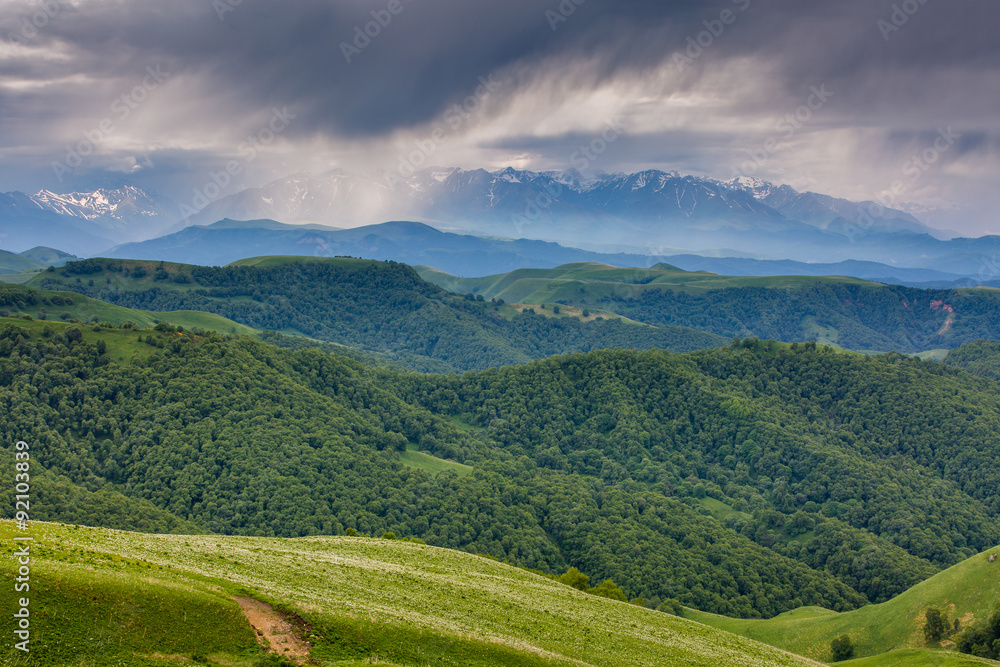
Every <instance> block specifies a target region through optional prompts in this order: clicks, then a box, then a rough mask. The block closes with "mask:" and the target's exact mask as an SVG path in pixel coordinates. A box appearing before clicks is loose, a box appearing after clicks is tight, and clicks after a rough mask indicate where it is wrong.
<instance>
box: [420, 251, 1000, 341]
mask: <svg viewBox="0 0 1000 667" xmlns="http://www.w3.org/2000/svg"><path fill="white" fill-rule="evenodd" d="M420 271H421V275H423V276H424V277H425V278H426V279H427V280H430V281H431V282H434V283H435V284H438V285H441V286H444V287H446V288H447V289H450V290H454V291H456V292H463V293H464V292H470V293H474V294H476V295H482V296H484V297H485V298H487V299H489V298H492V297H496V298H504V299H507V300H508V301H512V300H516V301H518V302H522V303H528V304H534V303H557V304H572V305H575V306H578V307H589V308H601V309H604V310H608V311H611V312H614V313H618V314H620V315H624V316H626V317H629V318H631V319H634V320H638V321H641V322H646V323H649V324H658V325H666V324H673V325H678V326H686V327H692V328H695V329H698V330H700V331H708V332H711V333H715V334H718V335H721V336H726V337H729V338H732V337H739V338H748V337H757V338H761V339H770V340H783V341H786V342H793V341H798V342H806V341H809V340H815V341H817V342H820V343H824V344H831V345H836V346H838V347H842V348H846V349H851V350H860V351H877V352H889V351H896V352H903V353H914V352H922V351H926V350H934V349H951V348H956V347H958V346H960V345H962V344H963V343H967V342H970V341H974V340H977V339H995V338H1000V298H998V296H997V291H996V290H993V289H935V290H925V289H917V288H913V287H903V286H899V285H884V284H881V283H875V282H869V281H864V280H857V279H854V278H839V277H809V276H784V277H781V276H778V277H760V278H749V277H733V276H720V275H717V274H714V273H707V272H703V271H699V272H688V271H682V270H680V269H678V268H677V267H674V266H670V265H667V264H658V265H656V266H654V267H651V268H648V269H638V268H619V267H615V266H609V265H606V264H593V263H577V264H566V265H563V266H560V267H556V268H554V269H519V270H517V271H512V272H510V273H506V274H500V275H495V276H486V277H483V278H456V277H455V276H449V275H447V274H443V273H441V272H440V271H435V270H433V269H429V268H425V267H421V269H420Z"/></svg>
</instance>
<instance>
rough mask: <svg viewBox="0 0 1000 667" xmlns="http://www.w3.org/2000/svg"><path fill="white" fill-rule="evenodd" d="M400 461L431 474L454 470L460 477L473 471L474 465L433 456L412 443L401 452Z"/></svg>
mask: <svg viewBox="0 0 1000 667" xmlns="http://www.w3.org/2000/svg"><path fill="white" fill-rule="evenodd" d="M399 461H400V463H402V464H403V465H406V466H410V467H411V468H416V469H417V470H423V471H424V472H427V473H429V474H430V475H431V476H436V475H437V474H438V473H439V472H442V471H444V470H454V471H455V472H456V473H457V474H458V476H459V477H465V476H466V475H468V474H469V473H471V472H472V466H467V465H465V464H464V463H457V462H455V461H447V460H445V459H439V458H438V457H436V456H432V455H431V454H428V453H427V452H421V451H418V450H417V447H416V445H412V444H411V445H407V447H406V451H405V452H400V453H399Z"/></svg>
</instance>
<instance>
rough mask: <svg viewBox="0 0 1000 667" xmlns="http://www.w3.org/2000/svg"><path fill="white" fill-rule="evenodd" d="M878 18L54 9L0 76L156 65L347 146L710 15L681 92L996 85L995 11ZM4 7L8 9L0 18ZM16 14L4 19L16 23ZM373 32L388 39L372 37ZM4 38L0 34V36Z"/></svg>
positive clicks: (642, 6) (291, 6) (745, 9)
mask: <svg viewBox="0 0 1000 667" xmlns="http://www.w3.org/2000/svg"><path fill="white" fill-rule="evenodd" d="M52 1H53V2H56V1H57V0H52ZM577 1H579V0H577ZM910 1H911V2H914V3H917V0H910ZM227 3H232V4H227ZM394 4H395V5H397V6H395V7H392V5H394ZM896 4H897V6H898V4H899V3H896ZM892 5H893V3H891V2H871V1H870V0H854V1H850V2H837V3H801V2H791V1H784V2H778V1H775V0H770V1H768V0H737V1H735V2H733V1H729V0H715V1H713V2H695V1H690V2H636V1H632V2H621V1H613V0H586V1H584V2H582V3H581V4H579V5H576V4H575V3H574V2H573V0H563V1H562V2H561V3H560V2H555V1H553V2H538V1H537V0H509V1H507V2H504V3H494V2H489V3H487V2H470V1H469V0H439V1H437V2H421V1H420V0H397V3H390V2H389V0H385V1H384V2H383V1H381V0H376V1H373V2H323V1H320V0H300V1H298V2H288V3H285V2H282V3H277V2H272V1H270V0H244V1H243V2H242V3H239V4H237V3H235V2H232V0H218V1H217V2H215V3H213V2H209V1H208V0H172V1H171V2H169V3H164V2H154V1H151V0H147V1H133V2H124V3H122V2H89V3H84V4H82V5H81V6H80V7H78V8H76V9H74V8H72V7H68V6H67V7H66V8H65V9H63V10H62V13H61V14H60V15H58V16H55V17H54V18H53V19H52V20H51V21H50V22H49V24H48V25H47V26H45V27H43V28H40V29H39V34H38V36H37V37H35V39H34V40H33V41H34V42H36V43H38V44H57V43H63V44H66V45H68V49H69V51H70V54H71V56H72V58H71V59H67V60H63V61H56V62H45V61H41V60H38V59H16V60H13V61H5V62H4V64H3V69H4V73H5V75H7V76H12V77H16V78H24V79H29V80H44V79H58V78H59V77H64V76H69V75H71V74H73V73H75V72H80V71H83V72H86V73H88V74H89V75H90V76H91V77H94V78H97V79H128V78H129V77H132V76H134V75H135V73H136V72H137V71H140V70H141V69H142V65H143V64H144V63H148V62H164V63H169V64H170V66H171V67H172V68H174V70H175V71H176V72H178V73H187V74H190V75H192V76H194V77H197V78H198V79H200V80H202V81H203V82H204V83H205V86H204V87H203V88H201V89H199V90H198V93H199V94H206V93H207V94H210V95H211V94H213V91H214V95H217V96H219V97H224V98H226V99H227V100H228V103H229V104H230V105H232V106H233V107H234V108H233V111H234V112H238V111H239V108H240V107H241V106H242V107H243V108H250V109H256V108H260V107H268V106H272V105H281V104H294V105H296V107H297V108H298V109H299V110H300V116H299V119H298V122H297V123H295V129H294V131H295V132H299V133H302V132H311V131H315V132H321V133H335V134H340V133H348V134H352V135H356V134H357V133H363V134H378V133H381V132H385V131H388V130H391V129H392V128H395V127H399V126H403V127H405V126H408V125H413V124H418V123H421V122H424V121H427V120H428V119H430V118H432V117H433V116H434V115H435V114H438V113H440V112H441V110H442V109H443V108H445V107H446V106H447V105H448V104H450V103H452V102H454V101H455V100H457V99H461V98H463V97H465V96H467V95H468V94H469V93H470V92H471V91H472V90H473V89H474V88H475V87H476V85H477V81H478V78H479V77H480V76H487V75H489V74H490V73H491V72H497V71H502V70H503V69H504V68H506V67H509V66H511V65H513V64H515V63H529V64H530V63H531V62H532V61H537V62H543V61H544V59H545V58H551V57H553V56H562V57H563V58H565V59H568V60H572V59H573V58H582V57H590V56H592V55H594V54H597V55H599V56H600V59H599V60H600V62H601V65H600V67H599V71H595V72H594V76H595V77H597V78H598V79H599V78H602V77H614V76H616V75H618V74H620V73H621V72H622V71H623V70H625V71H640V72H641V71H642V70H643V69H646V68H654V67H658V66H660V65H661V64H662V63H663V62H664V61H665V60H666V61H669V60H670V59H671V56H672V55H673V54H675V53H681V54H683V53H684V51H685V48H686V47H688V46H689V43H688V41H687V39H688V37H692V38H697V37H698V35H699V33H700V32H702V31H705V30H707V29H708V28H710V27H712V24H714V25H715V26H718V25H719V23H718V19H719V16H720V14H722V12H723V11H730V12H732V13H733V15H734V16H735V20H734V21H733V22H732V23H731V24H730V25H726V26H725V29H724V32H723V33H722V34H720V35H718V37H715V36H713V41H712V43H711V44H710V46H709V47H708V48H706V49H705V52H704V54H701V55H699V56H698V58H697V59H695V60H694V64H693V67H692V68H691V70H690V74H691V78H692V80H693V79H696V78H697V74H698V71H699V70H700V69H701V68H702V67H704V66H706V65H708V64H710V63H712V62H713V61H718V60H719V59H725V58H732V57H737V56H741V55H748V56H754V57H759V58H765V59H773V60H776V61H779V62H780V63H781V68H780V69H781V71H782V72H783V73H784V75H785V77H786V82H785V85H786V87H787V89H788V91H789V95H790V96H793V95H794V94H795V93H796V92H798V91H800V90H802V89H804V88H807V87H808V84H811V83H814V82H816V81H824V82H827V83H829V84H830V85H831V86H832V85H835V84H836V86H837V88H838V89H839V90H840V91H842V92H841V100H844V103H845V104H847V103H850V104H851V106H852V109H854V108H856V106H857V105H858V104H860V106H861V109H862V110H867V112H868V113H871V114H873V115H874V116H878V115H879V114H882V113H887V112H889V113H891V112H892V111H891V108H886V107H892V106H893V105H894V104H895V103H896V101H899V102H903V103H910V102H912V103H918V102H920V101H924V102H926V101H927V98H928V97H929V96H931V95H933V97H934V98H935V100H936V101H940V100H942V99H947V96H945V95H941V92H942V91H939V90H926V89H923V88H922V87H921V86H919V85H915V86H910V85H909V84H913V83H915V79H916V78H917V77H918V76H919V75H920V74H921V73H926V72H928V71H930V72H935V71H944V70H946V69H947V68H950V67H960V68H962V69H963V70H965V71H966V72H968V71H970V70H971V71H976V70H985V71H988V72H990V73H991V74H995V73H996V71H997V69H998V62H997V58H998V55H997V54H998V49H997V44H996V40H995V39H994V34H993V31H992V27H993V26H996V25H998V19H1000V8H998V5H997V3H992V2H984V1H980V2H954V3H944V2H940V1H938V0H929V1H928V2H927V3H926V4H925V5H923V6H920V9H919V10H918V11H917V12H916V13H915V14H914V15H913V16H907V19H908V20H907V22H906V23H905V24H904V25H902V26H901V27H900V29H899V30H898V31H896V32H893V33H891V34H890V35H889V39H888V40H885V39H883V35H882V32H881V31H880V29H879V28H878V27H877V22H878V21H879V20H880V19H883V20H887V21H891V20H892V16H893V10H892ZM18 6H19V3H12V4H11V5H9V6H8V9H7V11H6V14H7V15H8V17H10V13H11V10H12V9H16V8H17V7H18ZM24 8H25V7H24V6H23V5H22V6H21V9H22V11H21V12H18V13H16V14H15V17H17V16H24V15H26V12H25V11H24ZM390 8H393V9H395V10H396V11H397V12H398V13H396V14H393V13H391V12H390V11H389V9H390ZM571 10H572V11H571ZM372 12H375V13H376V16H374V17H373V15H372ZM220 15H221V19H220ZM11 18H13V17H11ZM378 18H381V19H382V20H383V23H387V25H384V26H383V25H377V24H373V23H372V22H373V21H375V20H376V19H378ZM386 19H388V21H386ZM705 22H708V23H709V26H708V27H706V25H705ZM366 25H367V27H368V28H369V32H375V29H374V28H375V26H376V25H377V30H378V33H379V34H377V35H375V36H374V37H369V36H367V35H365V36H363V37H360V38H358V37H357V35H358V29H360V31H361V32H362V33H363V32H364V29H365V27H366ZM15 27H16V22H15V21H10V20H8V21H7V22H5V25H4V28H6V30H4V32H15V30H14V28H15ZM553 28H555V29H553ZM344 44H347V45H349V51H350V52H349V53H348V54H347V57H345V54H344V52H343V51H344V46H343V45H344ZM359 47H360V48H359ZM348 57H349V58H350V61H351V62H350V63H348V62H347V59H348ZM528 71H530V67H529V68H528ZM514 83H516V82H514ZM970 94H972V95H973V96H974V97H989V96H995V95H996V92H995V90H994V91H986V90H984V91H981V93H979V94H978V95H977V94H976V93H975V92H974V91H968V90H965V91H963V93H962V95H960V96H958V97H959V99H954V98H952V99H951V101H952V102H953V104H954V105H956V106H957V105H959V104H961V103H962V102H963V101H967V100H962V99H961V98H962V97H965V96H968V95H970ZM2 101H3V102H4V103H5V105H4V106H5V107H9V106H11V105H12V103H14V102H22V103H23V102H29V101H30V100H24V99H19V98H17V97H14V98H12V97H11V93H9V92H8V91H5V92H4V93H3V100H2ZM41 101H42V100H36V102H41ZM973 101H975V100H973ZM935 106H939V105H938V104H935ZM942 106H945V107H946V106H947V105H942ZM913 111H914V110H905V109H904V110H903V111H902V114H903V115H904V116H907V115H912V113H913Z"/></svg>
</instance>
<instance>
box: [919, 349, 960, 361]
mask: <svg viewBox="0 0 1000 667" xmlns="http://www.w3.org/2000/svg"><path fill="white" fill-rule="evenodd" d="M949 352H951V350H925V351H924V352H918V353H917V354H916V355H915V356H916V357H917V358H918V359H922V360H923V361H944V358H945V357H947V356H948V353H949Z"/></svg>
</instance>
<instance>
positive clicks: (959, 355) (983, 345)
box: [944, 340, 1000, 380]
mask: <svg viewBox="0 0 1000 667" xmlns="http://www.w3.org/2000/svg"><path fill="white" fill-rule="evenodd" d="M944 363H945V364H947V365H949V366H954V367H956V368H962V369H965V370H967V371H968V372H970V373H972V374H973V375H979V376H981V377H985V378H990V379H991V380H1000V341H994V340H977V341H974V342H972V343H966V344H965V345H963V346H962V347H960V348H958V349H956V350H952V351H951V352H949V353H948V356H947V357H945V359H944Z"/></svg>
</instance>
